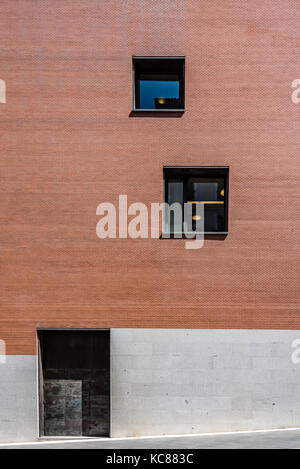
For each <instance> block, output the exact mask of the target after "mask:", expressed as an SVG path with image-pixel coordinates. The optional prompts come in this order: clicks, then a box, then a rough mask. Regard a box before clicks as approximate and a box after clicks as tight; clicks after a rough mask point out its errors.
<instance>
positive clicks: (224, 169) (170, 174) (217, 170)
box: [163, 166, 229, 235]
mask: <svg viewBox="0 0 300 469" xmlns="http://www.w3.org/2000/svg"><path fill="white" fill-rule="evenodd" d="M194 177H195V178H197V177H204V178H208V179H209V178H224V231H205V230H204V232H203V233H204V234H206V235H228V206H229V166H164V167H163V179H164V187H163V189H164V202H165V203H167V202H168V181H169V180H170V179H172V180H175V179H178V180H180V181H182V182H183V203H184V202H186V201H187V180H188V179H189V178H194ZM204 217H205V215H204ZM169 234H171V235H172V234H174V233H172V232H171V233H169ZM182 234H184V233H183V231H182Z"/></svg>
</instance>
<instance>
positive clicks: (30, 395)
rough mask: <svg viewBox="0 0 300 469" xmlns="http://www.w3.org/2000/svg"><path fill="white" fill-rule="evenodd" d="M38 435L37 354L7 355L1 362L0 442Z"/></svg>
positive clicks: (33, 437)
mask: <svg viewBox="0 0 300 469" xmlns="http://www.w3.org/2000/svg"><path fill="white" fill-rule="evenodd" d="M37 436H38V401H37V357H36V356H31V355H8V356H6V357H5V363H0V441H24V440H34V439H36V438H37Z"/></svg>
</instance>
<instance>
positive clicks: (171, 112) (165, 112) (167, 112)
mask: <svg viewBox="0 0 300 469" xmlns="http://www.w3.org/2000/svg"><path fill="white" fill-rule="evenodd" d="M184 113H185V109H132V111H131V112H130V114H129V117H137V116H146V117H154V116H160V117H167V116H169V117H170V116H171V117H181V116H182V115H183V114H184Z"/></svg>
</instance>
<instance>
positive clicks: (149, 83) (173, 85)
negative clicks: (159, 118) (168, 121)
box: [133, 57, 184, 111]
mask: <svg viewBox="0 0 300 469" xmlns="http://www.w3.org/2000/svg"><path fill="white" fill-rule="evenodd" d="M133 73H134V110H144V111H154V110H155V111H158V110H164V111H171V110H173V111H174V110H176V111H183V110H184V57H133Z"/></svg>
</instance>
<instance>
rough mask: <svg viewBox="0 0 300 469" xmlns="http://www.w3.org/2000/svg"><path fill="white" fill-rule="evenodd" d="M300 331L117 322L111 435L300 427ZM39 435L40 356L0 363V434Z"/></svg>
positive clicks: (5, 437)
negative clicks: (297, 357) (299, 350)
mask: <svg viewBox="0 0 300 469" xmlns="http://www.w3.org/2000/svg"><path fill="white" fill-rule="evenodd" d="M297 338H300V331H257V330H253V331H246V330H243V331H241V330H231V331H229V330H179V329H176V330H161V329H112V331H111V355H112V357H111V373H112V375H111V387H112V389H111V392H112V402H111V407H112V414H111V424H112V427H111V436H114V437H116V436H139V435H159V434H181V433H201V432H217V431H234V430H253V429H268V428H279V427H300V364H299V365H295V364H293V363H292V360H291V355H292V352H293V349H292V348H291V344H292V341H293V340H294V339H297ZM37 436H38V398H37V357H35V356H7V357H6V363H5V364H2V363H0V441H22V440H34V439H36V438H37Z"/></svg>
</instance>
